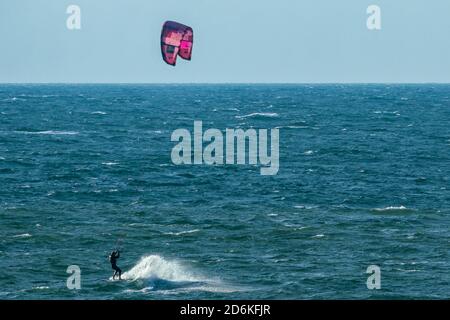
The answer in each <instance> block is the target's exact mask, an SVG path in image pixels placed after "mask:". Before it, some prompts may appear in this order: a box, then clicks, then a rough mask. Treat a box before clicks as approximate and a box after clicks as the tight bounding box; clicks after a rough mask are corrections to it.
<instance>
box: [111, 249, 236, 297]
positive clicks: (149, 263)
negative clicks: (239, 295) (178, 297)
mask: <svg viewBox="0 0 450 320" xmlns="http://www.w3.org/2000/svg"><path fill="white" fill-rule="evenodd" d="M111 279H112V278H110V280H111ZM122 279H123V280H127V281H131V282H136V283H138V284H139V283H141V282H142V281H143V284H144V288H141V289H139V290H138V292H147V291H158V293H161V294H173V293H177V294H178V293H180V292H186V291H205V292H221V293H227V292H236V291H241V290H242V289H241V288H234V287H231V286H228V285H225V284H223V283H222V282H221V281H220V280H217V279H208V278H205V277H203V276H200V275H199V274H197V273H194V272H192V271H190V270H188V268H187V267H186V266H183V265H182V264H181V263H179V262H178V261H173V260H166V259H164V258H163V257H161V256H159V255H150V256H145V257H143V258H141V260H140V261H139V262H138V263H137V264H136V265H135V266H134V267H133V268H131V269H130V270H129V271H127V272H125V273H123V274H122ZM127 292H132V291H130V290H127Z"/></svg>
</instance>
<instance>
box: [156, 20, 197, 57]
mask: <svg viewBox="0 0 450 320" xmlns="http://www.w3.org/2000/svg"><path fill="white" fill-rule="evenodd" d="M193 43H194V31H193V30H192V28H191V27H188V26H185V25H183V24H181V23H178V22H174V21H166V23H164V25H163V28H162V31H161V53H162V56H163V59H164V61H165V62H166V63H167V64H170V65H172V66H175V65H176V63H177V56H180V57H181V58H183V59H185V60H191V56H192V45H193Z"/></svg>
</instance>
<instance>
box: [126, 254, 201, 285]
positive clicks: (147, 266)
mask: <svg viewBox="0 0 450 320" xmlns="http://www.w3.org/2000/svg"><path fill="white" fill-rule="evenodd" d="M122 278H123V279H124V280H131V281H135V280H139V279H150V278H159V279H164V280H169V281H202V280H205V279H202V278H200V277H198V276H194V275H193V274H191V273H190V272H189V271H187V270H186V269H185V268H184V267H183V266H182V265H181V264H180V263H178V262H176V261H168V260H166V259H164V258H163V257H161V256H158V255H150V256H145V257H143V258H141V260H140V261H139V262H138V263H137V264H136V265H135V266H134V267H133V268H131V269H130V270H129V271H127V272H125V273H124V274H123V275H122Z"/></svg>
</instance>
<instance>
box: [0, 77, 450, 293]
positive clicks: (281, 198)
mask: <svg viewBox="0 0 450 320" xmlns="http://www.w3.org/2000/svg"><path fill="white" fill-rule="evenodd" d="M194 120H202V121H203V126H204V128H205V129H206V128H217V129H220V130H225V129H226V128H242V129H248V128H266V129H271V128H279V130H280V169H279V172H278V174H277V175H274V176H262V175H260V171H259V169H260V168H259V167H258V166H254V165H222V166H220V165H215V166H208V165H195V166H194V165H180V166H176V165H174V164H173V163H172V161H171V150H172V148H173V147H174V145H175V144H176V143H175V142H171V134H172V132H173V131H174V130H175V129H178V128H186V129H189V130H191V131H192V128H193V122H194ZM449 124H450V85H0V270H1V272H0V299H247V298H249V299H257V298H258V299H382V298H384V299H416V298H425V299H436V298H449V297H450V295H449V292H450V290H449V289H450V275H449V267H450V255H449V253H450V235H449V227H450V221H449V217H450V205H449V204H450V191H449V188H450V186H449V180H450V125H449ZM116 246H118V247H120V248H121V249H122V256H121V258H120V259H119V261H118V265H119V266H120V267H121V268H122V269H123V271H124V278H125V280H124V281H111V280H110V277H111V275H112V271H111V266H110V265H109V262H108V260H107V256H108V253H109V252H110V251H111V250H112V249H113V248H114V247H116ZM69 265H78V266H79V267H80V269H81V290H69V289H67V287H66V280H67V278H68V277H69V274H67V273H66V270H67V267H68V266H69ZM369 265H378V266H379V267H380V268H381V289H380V290H368V289H367V287H366V280H367V278H368V276H369V274H366V269H367V267H368V266H369Z"/></svg>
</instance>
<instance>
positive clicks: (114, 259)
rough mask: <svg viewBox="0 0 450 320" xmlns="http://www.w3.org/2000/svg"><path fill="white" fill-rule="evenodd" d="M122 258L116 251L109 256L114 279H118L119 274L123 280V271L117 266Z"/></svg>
mask: <svg viewBox="0 0 450 320" xmlns="http://www.w3.org/2000/svg"><path fill="white" fill-rule="evenodd" d="M119 258H120V252H119V251H114V252H112V253H111V255H110V256H109V261H110V262H111V268H112V269H113V270H114V275H113V279H114V278H115V277H116V275H117V274H119V279H121V275H122V270H120V268H119V267H118V266H117V259H119Z"/></svg>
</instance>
